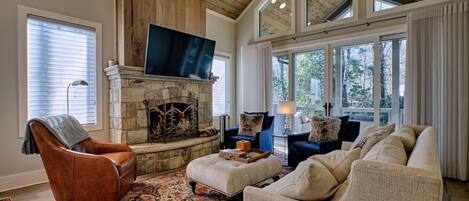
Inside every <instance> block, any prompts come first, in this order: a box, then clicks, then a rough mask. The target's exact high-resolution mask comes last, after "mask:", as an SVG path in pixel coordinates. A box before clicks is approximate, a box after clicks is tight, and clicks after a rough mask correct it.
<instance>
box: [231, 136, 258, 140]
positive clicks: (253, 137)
mask: <svg viewBox="0 0 469 201" xmlns="http://www.w3.org/2000/svg"><path fill="white" fill-rule="evenodd" d="M231 139H232V140H234V141H240V140H247V141H251V142H252V141H256V137H255V136H248V135H235V136H233V137H231Z"/></svg>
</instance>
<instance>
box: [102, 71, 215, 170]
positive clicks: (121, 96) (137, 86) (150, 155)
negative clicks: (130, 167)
mask: <svg viewBox="0 0 469 201" xmlns="http://www.w3.org/2000/svg"><path fill="white" fill-rule="evenodd" d="M105 73H106V76H107V77H108V79H109V82H110V97H109V114H110V132H111V133H110V136H111V142H113V143H122V144H128V145H129V146H130V147H131V148H132V149H133V150H134V151H135V152H136V154H137V171H138V174H139V175H142V174H150V173H156V172H163V171H167V170H171V169H177V168H180V167H184V166H185V165H187V164H188V163H189V162H190V161H191V160H193V159H195V158H198V157H201V156H205V155H209V154H211V153H215V152H218V143H219V137H218V136H212V137H203V138H202V137H197V138H191V139H186V140H182V141H174V142H168V143H147V116H146V110H145V105H144V104H143V101H144V100H162V101H165V102H169V101H170V99H171V97H177V96H188V97H192V98H195V99H197V100H198V126H199V128H206V127H210V126H212V125H213V122H212V85H213V83H214V82H215V81H216V78H212V79H211V80H196V79H189V78H180V77H167V76H145V75H144V74H143V68H142V67H132V66H122V65H116V66H111V67H108V68H106V69H105Z"/></svg>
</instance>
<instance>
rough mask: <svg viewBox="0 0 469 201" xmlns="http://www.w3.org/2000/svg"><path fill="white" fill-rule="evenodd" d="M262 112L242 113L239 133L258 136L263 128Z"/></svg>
mask: <svg viewBox="0 0 469 201" xmlns="http://www.w3.org/2000/svg"><path fill="white" fill-rule="evenodd" d="M263 120H264V115H262V114H241V118H240V128H239V135H248V136H256V134H257V133H259V132H261V130H262V121H263Z"/></svg>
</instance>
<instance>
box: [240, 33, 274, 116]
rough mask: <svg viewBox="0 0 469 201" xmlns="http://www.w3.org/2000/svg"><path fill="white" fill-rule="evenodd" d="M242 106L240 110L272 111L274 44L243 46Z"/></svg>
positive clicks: (264, 43)
mask: <svg viewBox="0 0 469 201" xmlns="http://www.w3.org/2000/svg"><path fill="white" fill-rule="evenodd" d="M241 60H242V62H241V76H240V82H241V89H240V91H241V105H240V106H241V108H240V110H241V111H239V112H245V111H246V112H267V111H268V112H271V111H270V110H271V109H272V45H271V44H270V42H263V43H259V44H254V45H249V46H243V47H241Z"/></svg>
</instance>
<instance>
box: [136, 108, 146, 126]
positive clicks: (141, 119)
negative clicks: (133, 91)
mask: <svg viewBox="0 0 469 201" xmlns="http://www.w3.org/2000/svg"><path fill="white" fill-rule="evenodd" d="M137 127H138V128H147V111H146V110H137Z"/></svg>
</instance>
